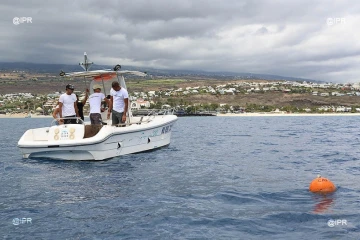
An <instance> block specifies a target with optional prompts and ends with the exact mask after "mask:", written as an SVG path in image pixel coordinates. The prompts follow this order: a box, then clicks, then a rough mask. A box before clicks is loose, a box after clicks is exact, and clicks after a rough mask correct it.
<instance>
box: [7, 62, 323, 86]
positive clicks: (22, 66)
mask: <svg viewBox="0 0 360 240" xmlns="http://www.w3.org/2000/svg"><path fill="white" fill-rule="evenodd" d="M113 67H114V66H109V65H96V64H93V65H92V67H91V69H90V70H100V69H111V68H113ZM122 69H126V70H134V71H135V70H136V71H142V72H147V73H148V74H149V75H152V76H154V77H157V76H167V77H186V76H188V77H189V76H190V77H199V78H214V79H218V80H222V79H224V80H229V79H234V80H240V79H244V80H246V79H259V80H285V81H306V82H315V83H322V82H323V81H318V80H313V79H304V78H297V77H286V76H278V75H270V74H259V73H244V72H242V73H234V72H210V71H201V70H171V69H170V70H168V69H155V68H140V67H133V66H122ZM61 70H63V71H65V72H77V71H82V68H81V67H80V66H79V65H67V64H45V63H27V62H0V71H27V72H34V73H51V74H58V73H60V71H61Z"/></svg>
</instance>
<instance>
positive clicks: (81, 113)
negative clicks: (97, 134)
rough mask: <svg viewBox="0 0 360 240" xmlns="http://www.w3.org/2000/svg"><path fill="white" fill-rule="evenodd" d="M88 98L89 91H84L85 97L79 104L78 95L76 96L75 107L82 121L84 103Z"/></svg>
mask: <svg viewBox="0 0 360 240" xmlns="http://www.w3.org/2000/svg"><path fill="white" fill-rule="evenodd" d="M88 97H89V89H86V92H85V97H84V99H83V100H82V101H81V102H80V101H79V95H76V99H77V101H76V104H77V107H78V111H79V116H80V118H81V119H82V120H83V121H84V111H83V110H84V105H85V103H86V100H87V99H88Z"/></svg>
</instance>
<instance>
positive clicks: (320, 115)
mask: <svg viewBox="0 0 360 240" xmlns="http://www.w3.org/2000/svg"><path fill="white" fill-rule="evenodd" d="M216 116H217V117H315V116H317V117H327V116H337V117H339V116H360V113H268V112H258V113H226V114H217V115H216Z"/></svg>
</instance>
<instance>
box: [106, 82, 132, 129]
mask: <svg viewBox="0 0 360 240" xmlns="http://www.w3.org/2000/svg"><path fill="white" fill-rule="evenodd" d="M111 86H112V89H111V90H110V96H111V97H110V102H111V104H110V107H109V109H108V118H109V117H110V113H111V112H112V125H117V124H119V123H125V121H126V112H127V110H128V104H129V94H128V92H127V90H126V89H125V88H122V87H120V84H119V83H118V82H116V81H114V82H112V85H111Z"/></svg>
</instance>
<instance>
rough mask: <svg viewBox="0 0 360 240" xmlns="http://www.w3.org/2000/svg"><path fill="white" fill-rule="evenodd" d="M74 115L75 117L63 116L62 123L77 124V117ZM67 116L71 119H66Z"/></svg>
mask: <svg viewBox="0 0 360 240" xmlns="http://www.w3.org/2000/svg"><path fill="white" fill-rule="evenodd" d="M75 117H76V116H75V115H73V116H66V117H63V119H64V124H77V122H76V120H77V119H76V118H75ZM67 118H71V119H67Z"/></svg>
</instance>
